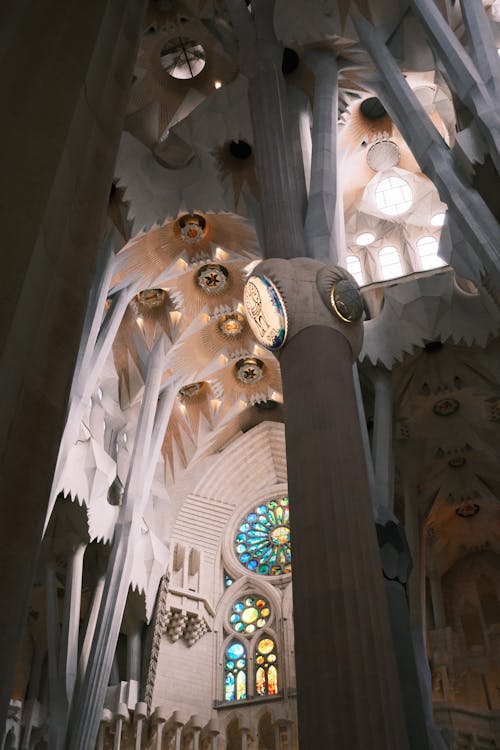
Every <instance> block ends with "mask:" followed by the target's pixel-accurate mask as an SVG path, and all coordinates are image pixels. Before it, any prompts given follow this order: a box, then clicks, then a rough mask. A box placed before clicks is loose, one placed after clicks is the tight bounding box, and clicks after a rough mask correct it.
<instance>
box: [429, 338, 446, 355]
mask: <svg viewBox="0 0 500 750" xmlns="http://www.w3.org/2000/svg"><path fill="white" fill-rule="evenodd" d="M442 348H443V344H442V343H441V341H428V342H427V344H426V345H425V346H424V349H425V351H426V352H428V353H429V354H435V353H436V352H440V351H441V349H442Z"/></svg>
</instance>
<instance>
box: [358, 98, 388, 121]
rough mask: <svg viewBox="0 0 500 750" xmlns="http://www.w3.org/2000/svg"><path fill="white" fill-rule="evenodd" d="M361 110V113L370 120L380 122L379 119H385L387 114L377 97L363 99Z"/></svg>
mask: <svg viewBox="0 0 500 750" xmlns="http://www.w3.org/2000/svg"><path fill="white" fill-rule="evenodd" d="M360 109H361V113H362V114H363V115H364V116H365V117H367V118H368V119H369V120H378V119H379V117H384V116H385V115H386V114H387V112H386V109H385V107H384V105H383V104H382V102H381V101H380V99H379V98H378V97H377V96H370V97H369V98H368V99H363V101H362V102H361V107H360Z"/></svg>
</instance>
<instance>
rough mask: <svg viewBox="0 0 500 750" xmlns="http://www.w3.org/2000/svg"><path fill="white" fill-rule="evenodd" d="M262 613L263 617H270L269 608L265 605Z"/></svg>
mask: <svg viewBox="0 0 500 750" xmlns="http://www.w3.org/2000/svg"><path fill="white" fill-rule="evenodd" d="M260 614H261V617H269V614H270V613H269V609H268V608H267V607H264V609H261V611H260Z"/></svg>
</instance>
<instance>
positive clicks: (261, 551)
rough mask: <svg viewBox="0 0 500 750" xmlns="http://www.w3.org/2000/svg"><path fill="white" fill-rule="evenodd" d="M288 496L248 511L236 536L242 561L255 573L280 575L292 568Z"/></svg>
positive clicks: (236, 544)
mask: <svg viewBox="0 0 500 750" xmlns="http://www.w3.org/2000/svg"><path fill="white" fill-rule="evenodd" d="M289 518H290V516H289V508H288V497H278V498H274V499H273V500H268V501H267V502H265V503H261V504H259V505H257V507H256V508H255V509H254V510H252V511H251V512H250V513H248V514H247V515H246V516H245V518H244V519H243V521H242V523H241V524H240V525H239V526H238V528H237V531H236V536H235V539H234V547H235V551H236V555H237V557H238V560H239V561H240V563H241V564H242V565H243V566H244V567H245V568H247V569H248V570H249V571H250V572H252V573H260V574H261V575H268V576H279V575H283V574H284V573H291V571H292V553H291V546H290V521H289Z"/></svg>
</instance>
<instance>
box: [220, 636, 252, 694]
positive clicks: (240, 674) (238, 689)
mask: <svg viewBox="0 0 500 750" xmlns="http://www.w3.org/2000/svg"><path fill="white" fill-rule="evenodd" d="M224 675H225V676H224V700H226V701H235V700H236V701H244V700H246V697H247V651H246V648H245V646H244V645H243V643H240V641H231V643H230V644H229V645H228V647H227V648H226V654H225V664H224Z"/></svg>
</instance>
